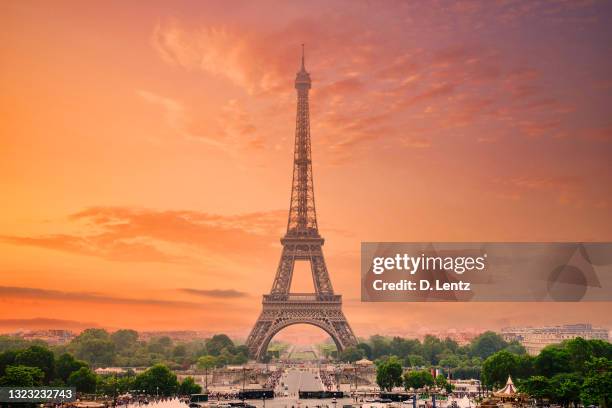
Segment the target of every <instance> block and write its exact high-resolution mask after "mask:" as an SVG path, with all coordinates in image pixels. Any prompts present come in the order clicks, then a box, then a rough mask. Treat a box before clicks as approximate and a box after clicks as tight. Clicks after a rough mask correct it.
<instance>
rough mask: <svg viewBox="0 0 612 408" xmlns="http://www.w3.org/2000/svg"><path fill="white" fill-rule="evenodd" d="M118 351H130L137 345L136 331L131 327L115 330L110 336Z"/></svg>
mask: <svg viewBox="0 0 612 408" xmlns="http://www.w3.org/2000/svg"><path fill="white" fill-rule="evenodd" d="M110 338H111V341H112V342H113V344H114V345H115V349H116V350H117V351H118V352H120V353H121V352H123V351H130V350H131V349H133V348H134V347H136V346H137V345H138V332H137V331H136V330H131V329H121V330H117V331H116V332H114V333H113V334H111V336H110Z"/></svg>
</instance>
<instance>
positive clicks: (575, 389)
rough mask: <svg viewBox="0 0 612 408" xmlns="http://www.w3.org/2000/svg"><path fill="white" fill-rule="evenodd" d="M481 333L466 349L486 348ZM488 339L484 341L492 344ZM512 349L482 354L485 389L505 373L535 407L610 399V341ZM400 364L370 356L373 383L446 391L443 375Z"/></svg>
mask: <svg viewBox="0 0 612 408" xmlns="http://www.w3.org/2000/svg"><path fill="white" fill-rule="evenodd" d="M483 336H484V337H483ZM483 336H480V338H479V339H475V341H474V342H472V344H471V345H470V348H472V351H471V352H472V353H476V352H478V351H481V352H485V351H486V353H489V352H490V351H491V348H490V347H489V346H486V347H483V344H482V341H483V340H484V339H489V340H494V337H493V336H491V335H490V334H487V333H485V334H484V335H483ZM489 340H487V341H486V343H487V344H489V345H491V344H493V343H491V342H490V341H489ZM496 341H498V340H496ZM500 345H501V344H498V346H500ZM513 349H514V347H504V348H502V349H501V350H498V351H495V352H493V353H491V354H490V355H489V356H488V357H486V358H485V359H484V361H483V362H482V372H481V377H482V378H481V380H482V383H483V385H484V388H485V389H488V390H497V389H500V388H502V387H503V386H504V384H505V383H506V381H507V379H508V376H511V377H512V378H513V379H514V381H515V384H516V385H517V386H518V389H519V391H521V392H523V393H525V394H527V395H529V396H531V397H532V398H535V399H536V400H538V402H539V406H541V405H542V403H543V402H544V400H547V401H548V403H555V404H560V405H562V406H564V407H568V406H569V405H570V404H573V405H574V406H575V407H577V406H578V405H579V404H580V403H582V404H583V405H584V406H591V405H598V406H600V407H609V406H610V404H611V403H612V344H610V343H608V342H605V341H601V340H585V339H582V338H580V337H578V338H575V339H571V340H566V341H565V342H563V343H561V344H555V345H550V346H547V347H545V348H544V349H543V350H542V351H541V352H540V353H539V354H538V355H537V356H529V355H527V354H525V353H524V352H521V353H516V350H513ZM482 355H483V356H484V354H482ZM440 361H441V360H440ZM439 365H440V364H439ZM405 367H406V364H403V362H402V360H401V359H400V358H399V357H398V356H396V355H390V356H389V355H388V356H384V357H381V358H378V359H376V382H377V383H378V385H379V386H380V388H381V389H384V390H391V389H392V388H394V387H401V386H403V387H404V388H405V389H406V390H409V389H414V390H418V389H438V390H442V389H446V391H448V392H450V391H451V390H452V386H451V385H450V384H449V383H447V382H446V380H445V377H444V375H443V374H441V375H439V376H438V377H437V378H434V377H433V376H432V375H431V373H430V372H429V370H427V369H423V368H422V367H414V366H410V368H408V369H405ZM443 371H444V370H443ZM451 372H452V371H451Z"/></svg>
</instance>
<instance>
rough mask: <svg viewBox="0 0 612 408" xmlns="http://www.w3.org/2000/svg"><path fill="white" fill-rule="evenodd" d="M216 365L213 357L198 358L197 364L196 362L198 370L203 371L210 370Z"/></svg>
mask: <svg viewBox="0 0 612 408" xmlns="http://www.w3.org/2000/svg"><path fill="white" fill-rule="evenodd" d="M216 365H217V359H216V358H215V356H210V355H207V356H202V357H200V358H198V362H197V366H198V368H199V369H200V370H204V369H207V370H209V369H211V368H214V367H216Z"/></svg>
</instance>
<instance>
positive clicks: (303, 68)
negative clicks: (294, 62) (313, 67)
mask: <svg viewBox="0 0 612 408" xmlns="http://www.w3.org/2000/svg"><path fill="white" fill-rule="evenodd" d="M302 70H303V71H305V70H306V68H305V67H304V43H302Z"/></svg>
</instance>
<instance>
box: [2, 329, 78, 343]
mask: <svg viewBox="0 0 612 408" xmlns="http://www.w3.org/2000/svg"><path fill="white" fill-rule="evenodd" d="M10 335H12V336H15V337H19V338H21V339H24V340H28V341H32V340H41V341H44V342H45V343H47V344H49V345H59V344H66V343H68V342H70V340H72V339H73V338H74V337H75V336H76V334H74V333H73V332H71V331H70V330H59V329H48V330H26V331H18V332H15V333H10Z"/></svg>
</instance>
